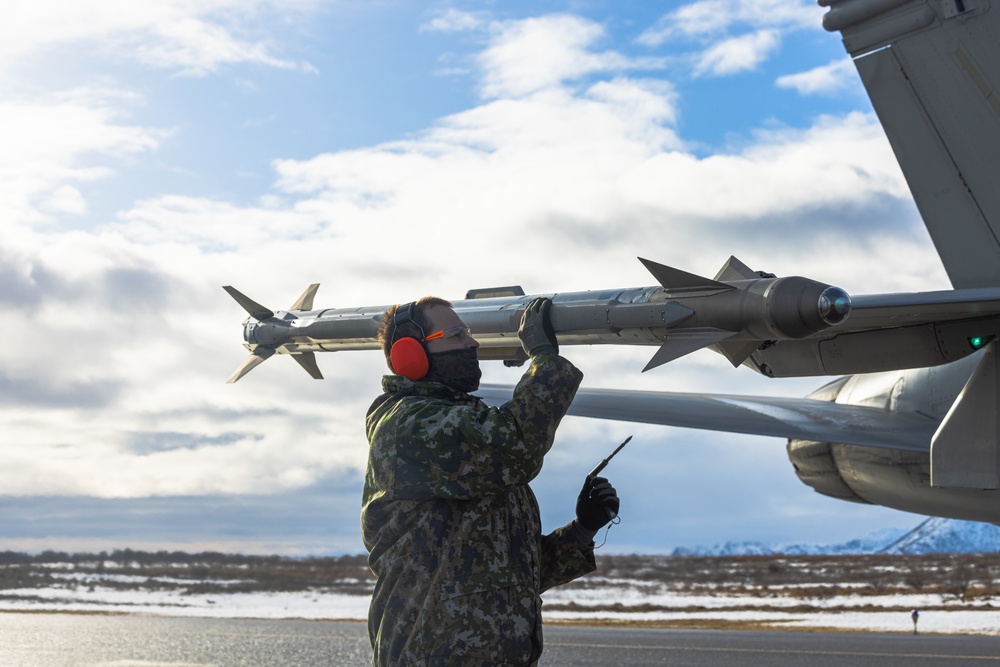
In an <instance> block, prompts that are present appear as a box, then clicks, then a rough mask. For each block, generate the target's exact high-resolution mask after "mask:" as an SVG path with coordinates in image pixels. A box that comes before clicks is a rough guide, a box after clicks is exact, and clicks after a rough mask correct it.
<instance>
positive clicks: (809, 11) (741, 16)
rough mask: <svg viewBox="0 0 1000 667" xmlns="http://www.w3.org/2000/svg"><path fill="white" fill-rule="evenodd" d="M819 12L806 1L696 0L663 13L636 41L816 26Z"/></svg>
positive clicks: (656, 43) (657, 41) (653, 42)
mask: <svg viewBox="0 0 1000 667" xmlns="http://www.w3.org/2000/svg"><path fill="white" fill-rule="evenodd" d="M822 13H823V10H822V9H821V8H820V7H818V6H817V5H816V4H815V3H814V2H810V1H809V0H797V1H795V0H791V1H789V0H699V1H697V2H692V3H689V4H686V5H683V6H681V7H679V8H677V9H675V10H673V11H671V12H669V13H667V14H665V15H664V16H663V17H662V18H660V20H659V21H658V22H657V24H656V25H655V26H653V27H651V28H649V29H647V30H646V31H644V32H643V33H642V35H640V36H639V38H638V41H639V43H641V44H645V45H647V46H659V45H661V44H664V43H665V42H668V41H670V40H674V39H696V38H704V37H715V36H718V35H721V34H726V33H728V32H732V30H733V28H734V27H742V28H743V29H745V28H747V27H749V28H751V29H772V28H780V29H782V30H797V29H810V28H811V29H818V28H819V26H820V22H821V17H822Z"/></svg>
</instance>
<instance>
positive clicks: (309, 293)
mask: <svg viewBox="0 0 1000 667" xmlns="http://www.w3.org/2000/svg"><path fill="white" fill-rule="evenodd" d="M318 289H319V283H313V284H312V285H310V286H309V287H307V288H306V291H305V292H303V293H302V296H300V297H299V298H298V301H296V302H295V303H293V304H292V307H291V308H289V309H288V310H312V309H313V298H314V297H315V296H316V290H318Z"/></svg>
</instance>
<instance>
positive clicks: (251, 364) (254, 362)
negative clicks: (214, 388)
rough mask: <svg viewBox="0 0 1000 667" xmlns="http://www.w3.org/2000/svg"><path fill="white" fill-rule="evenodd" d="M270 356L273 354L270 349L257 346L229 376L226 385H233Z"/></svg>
mask: <svg viewBox="0 0 1000 667" xmlns="http://www.w3.org/2000/svg"><path fill="white" fill-rule="evenodd" d="M272 354H274V350H272V349H271V348H269V347H263V346H260V345H258V346H257V347H256V348H254V350H253V352H251V353H250V356H249V357H247V358H246V359H245V360H244V361H243V363H242V364H240V367H239V368H237V369H236V371H235V372H234V373H233V374H232V375H230V376H229V379H228V380H226V384H233V383H234V382H236V381H237V380H239V379H240V378H241V377H243V376H244V375H246V374H247V373H249V372H250V371H252V370H253V369H255V368H257V367H258V366H260V365H261V364H262V363H264V362H265V361H267V360H268V359H269V358H270V357H271V355H272Z"/></svg>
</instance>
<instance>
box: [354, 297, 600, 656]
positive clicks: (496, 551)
mask: <svg viewBox="0 0 1000 667" xmlns="http://www.w3.org/2000/svg"><path fill="white" fill-rule="evenodd" d="M550 307H551V301H549V300H548V299H536V300H535V301H532V302H531V303H530V304H529V305H528V307H527V309H526V310H525V312H524V316H523V318H522V321H521V326H520V329H519V331H518V337H519V339H520V341H521V344H522V347H523V348H524V350H525V352H526V353H527V354H528V355H529V357H531V365H530V367H529V368H528V370H527V371H526V372H525V374H524V376H523V377H522V378H521V381H520V382H519V383H518V385H517V387H516V388H515V390H514V396H513V398H512V399H511V400H510V401H509V402H508V403H506V404H504V405H503V406H501V407H499V408H490V407H488V406H487V405H486V404H485V403H483V402H482V401H481V400H480V399H478V398H476V397H474V396H471V395H470V394H469V392H472V391H475V390H476V389H478V387H479V378H480V375H481V373H480V370H479V361H478V358H477V354H476V350H477V348H478V347H479V344H478V343H477V342H476V341H475V339H473V338H472V337H471V336H470V335H469V330H468V329H467V328H466V327H465V324H464V323H463V322H462V320H461V319H460V318H459V317H458V315H457V313H455V311H454V310H453V309H452V308H451V304H450V303H448V302H447V301H444V300H442V299H437V298H434V297H425V298H423V299H421V300H420V301H418V302H416V303H412V304H406V305H404V306H394V307H392V308H390V309H389V310H388V312H387V313H386V314H385V316H384V317H383V319H382V324H381V327H380V332H379V340H380V341H381V343H382V348H383V350H384V351H385V353H386V359H387V363H388V365H389V368H390V369H392V370H393V371H394V373H402V374H405V375H407V376H409V377H403V376H402V375H399V374H396V375H387V376H385V377H384V378H383V380H382V387H383V390H384V392H385V393H383V394H382V395H381V396H379V397H378V398H377V399H375V402H374V403H373V404H372V406H371V408H370V409H369V411H368V417H367V421H366V427H367V433H368V439H369V443H370V445H371V449H370V452H369V457H368V470H367V473H366V475H365V489H364V498H363V508H362V511H361V523H362V533H363V538H364V542H365V546H366V547H367V549H368V551H369V559H368V563H369V565H370V566H371V568H372V571H373V572H374V573H375V575H376V579H377V580H376V584H375V592H374V594H373V596H372V603H371V608H370V610H369V615H368V631H369V635H370V638H371V642H372V651H373V657H372V660H373V664H375V665H428V666H429V665H449V666H451V665H462V666H465V665H481V666H498V665H519V666H524V665H532V664H534V663H535V662H536V661H537V660H538V657H539V656H540V655H541V652H542V632H541V614H540V611H541V598H540V594H541V593H542V591H544V590H546V589H548V588H551V587H552V586H557V585H559V584H563V583H566V582H568V581H571V580H572V579H575V578H577V577H579V576H582V575H584V574H586V573H588V572H591V571H593V570H594V569H595V567H596V566H595V563H594V546H593V545H594V543H593V537H594V535H595V534H596V532H597V531H598V530H599V529H600V528H601V527H602V526H604V525H605V524H606V523H607V522H609V521H610V520H612V519H613V518H614V517H615V516H617V513H618V508H619V501H618V497H617V495H616V493H615V490H614V488H613V487H612V486H611V485H610V484H609V483H608V481H607V480H606V479H603V478H597V479H594V480H590V479H588V480H587V482H586V483H585V484H584V488H583V490H582V491H581V494H580V497H579V498H578V502H577V519H575V520H574V521H572V522H570V523H569V524H567V525H566V526H563V527H562V528H559V529H557V530H555V531H554V532H552V533H551V534H549V535H545V536H543V535H542V534H541V520H540V517H539V512H538V504H537V502H536V500H535V496H534V494H533V493H532V491H531V489H530V488H529V487H528V482H530V481H531V480H532V479H533V478H534V477H535V476H536V475H537V474H538V472H539V471H540V470H541V467H542V459H543V457H544V455H545V454H546V452H548V450H549V448H550V447H551V446H552V442H553V440H554V438H555V432H556V427H557V426H558V425H559V422H560V420H561V419H562V417H563V415H565V414H566V410H567V409H568V408H569V405H570V402H571V401H572V400H573V396H574V395H575V393H576V390H577V388H578V387H579V385H580V381H581V379H582V378H583V374H582V373H581V372H580V371H579V370H577V369H576V368H575V367H574V366H573V365H572V364H571V363H570V362H569V361H567V360H566V359H563V358H562V357H560V356H559V355H558V347H557V342H556V338H555V334H554V333H553V331H552V325H551V322H550V320H549V308H550Z"/></svg>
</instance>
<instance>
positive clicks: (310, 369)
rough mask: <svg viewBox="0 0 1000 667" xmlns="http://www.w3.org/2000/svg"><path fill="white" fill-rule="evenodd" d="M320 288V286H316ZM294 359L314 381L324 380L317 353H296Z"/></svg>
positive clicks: (310, 308)
mask: <svg viewBox="0 0 1000 667" xmlns="http://www.w3.org/2000/svg"><path fill="white" fill-rule="evenodd" d="M314 287H318V285H314ZM303 310H312V306H310V307H309V308H305V309H303ZM292 359H294V360H295V361H297V362H299V366H302V368H304V369H305V370H306V373H309V375H310V376H312V379H314V380H322V379H323V374H322V373H321V372H320V371H319V365H318V364H317V363H316V353H315V352H294V353H293V354H292Z"/></svg>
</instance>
